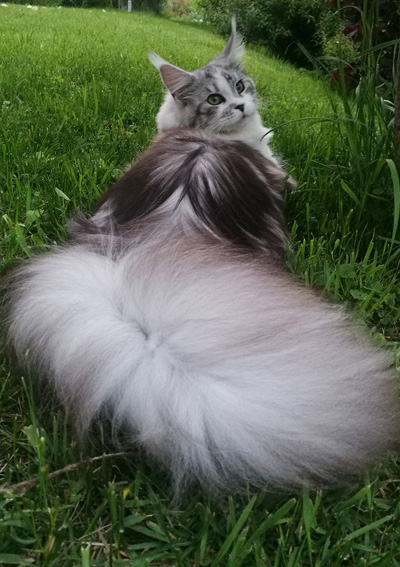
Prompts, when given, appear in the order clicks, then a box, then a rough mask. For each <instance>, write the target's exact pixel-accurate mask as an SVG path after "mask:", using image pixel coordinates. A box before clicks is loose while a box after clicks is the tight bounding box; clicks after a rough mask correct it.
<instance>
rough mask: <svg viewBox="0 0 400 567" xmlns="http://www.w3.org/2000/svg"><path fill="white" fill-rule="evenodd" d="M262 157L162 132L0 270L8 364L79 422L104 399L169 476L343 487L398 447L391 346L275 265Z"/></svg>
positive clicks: (272, 213)
mask: <svg viewBox="0 0 400 567" xmlns="http://www.w3.org/2000/svg"><path fill="white" fill-rule="evenodd" d="M275 167H276V166H275V165H274V164H271V163H270V162H268V161H267V160H265V159H264V158H263V157H262V156H261V155H260V154H259V153H258V152H257V151H255V150H252V149H251V148H250V147H248V146H245V145H244V144H242V143H240V142H229V141H222V140H220V139H218V138H215V137H212V136H211V135H210V134H206V133H204V132H194V131H175V132H169V133H168V134H165V135H162V136H160V137H159V138H158V140H156V142H155V143H154V144H153V146H152V147H151V148H150V149H149V150H148V151H147V152H146V153H145V154H144V156H142V158H141V159H139V161H138V162H137V163H136V164H135V165H134V166H133V167H132V169H131V170H130V171H129V172H128V173H127V174H126V175H125V176H124V177H123V178H122V179H121V180H120V181H119V182H117V184H116V185H115V186H114V187H113V188H111V190H110V191H109V192H108V193H107V194H106V195H105V197H104V199H103V200H102V202H101V203H100V205H99V207H98V209H97V211H96V213H95V214H94V216H93V217H92V218H91V219H87V220H86V219H78V220H76V221H75V222H73V223H72V225H71V233H72V234H71V240H70V243H69V244H68V245H66V246H64V247H61V248H59V249H58V250H54V251H53V252H51V253H49V254H45V255H42V256H39V257H37V258H35V259H33V260H31V261H28V262H25V263H23V264H21V266H20V267H19V268H18V269H17V270H16V271H15V272H14V273H13V274H12V275H11V277H10V278H9V280H8V286H9V287H8V289H9V291H8V317H7V329H8V337H9V341H10V343H11V344H12V345H13V347H14V349H15V351H16V352H17V354H18V356H19V358H20V360H21V361H22V362H23V361H24V360H26V358H27V357H28V359H29V361H30V364H31V365H32V366H33V368H35V369H36V371H37V373H38V374H42V375H45V376H46V377H47V379H48V381H49V382H50V383H51V384H53V386H54V388H55V390H56V392H57V394H58V396H59V397H60V398H61V399H62V401H63V402H64V404H66V405H67V406H69V407H70V409H71V411H72V412H73V413H74V414H75V418H76V425H77V429H78V430H79V431H80V432H84V431H86V430H87V429H88V428H89V426H90V424H91V423H92V422H93V420H95V419H96V418H98V416H99V415H101V414H102V413H103V412H104V411H105V410H107V412H108V413H109V414H111V415H112V416H113V424H114V427H115V428H118V427H122V428H124V429H127V430H128V431H130V432H131V435H132V441H134V442H136V443H138V444H139V445H140V446H141V447H143V448H144V449H145V451H146V452H147V453H148V454H149V455H151V456H152V457H154V458H155V459H157V460H158V461H159V462H160V463H162V464H163V465H164V466H166V467H167V468H168V469H169V470H170V472H171V474H172V478H173V479H174V482H175V485H176V486H177V487H179V486H182V484H183V483H184V482H186V481H190V480H193V479H195V480H198V481H200V482H201V483H202V484H203V485H204V486H206V487H210V488H215V487H227V488H228V489H229V490H232V489H233V487H237V486H242V485H243V483H244V482H245V481H250V482H252V483H255V484H258V485H263V486H264V485H266V484H272V485H275V486H279V487H284V488H289V489H292V488H295V487H298V486H299V485H302V484H306V485H308V486H313V487H321V486H330V485H337V484H342V483H347V482H348V481H349V480H350V479H353V478H354V477H356V476H357V475H359V474H360V473H362V472H363V471H364V470H365V469H366V468H368V467H369V466H371V465H372V464H374V463H375V462H376V460H377V459H379V458H380V457H382V456H384V455H386V454H387V452H388V451H390V450H392V449H393V448H394V447H395V445H396V443H397V440H398V432H399V429H398V426H399V403H398V399H397V396H396V392H395V371H394V369H393V367H392V365H391V361H390V358H391V357H390V355H389V354H388V353H387V352H386V351H385V350H382V349H379V348H376V347H375V346H373V345H372V344H371V343H370V340H369V338H368V337H367V336H366V334H365V332H364V330H363V329H359V328H358V326H357V325H356V324H355V323H354V322H352V321H351V320H350V319H349V318H348V316H347V315H346V314H345V313H344V312H343V311H342V309H341V308H340V307H338V306H336V305H332V304H330V303H328V302H325V301H323V300H321V299H320V298H319V296H318V295H317V294H316V293H314V292H311V291H310V290H309V289H307V288H305V287H304V286H302V285H300V284H299V283H298V282H297V281H296V280H295V279H294V278H293V277H292V276H290V275H289V274H288V273H287V272H286V271H285V268H284V265H283V262H282V254H283V250H284V247H285V243H286V236H285V234H286V233H285V228H284V219H283V214H282V195H281V193H282V187H281V185H282V180H281V179H282V177H281V176H277V175H276V172H275Z"/></svg>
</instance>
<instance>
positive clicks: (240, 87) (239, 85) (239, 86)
mask: <svg viewBox="0 0 400 567" xmlns="http://www.w3.org/2000/svg"><path fill="white" fill-rule="evenodd" d="M236 90H237V92H238V93H239V94H240V93H242V92H243V91H244V83H243V81H238V82H237V83H236Z"/></svg>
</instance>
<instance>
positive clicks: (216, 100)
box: [207, 94, 225, 105]
mask: <svg viewBox="0 0 400 567" xmlns="http://www.w3.org/2000/svg"><path fill="white" fill-rule="evenodd" d="M207 102H208V103H209V104H214V105H215V104H221V102H225V99H224V97H223V96H221V95H220V94H210V96H209V97H208V99H207Z"/></svg>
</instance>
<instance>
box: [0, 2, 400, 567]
mask: <svg viewBox="0 0 400 567" xmlns="http://www.w3.org/2000/svg"><path fill="white" fill-rule="evenodd" d="M223 45H224V41H223V40H222V39H221V38H218V37H216V36H215V35H213V34H212V33H211V32H210V31H209V30H208V29H207V28H204V27H198V26H196V25H191V24H183V23H179V22H172V21H168V20H163V19H159V18H155V17H152V16H149V15H144V14H138V13H133V14H127V13H122V12H121V13H120V12H116V11H113V12H103V11H101V10H92V11H90V10H78V9H76V10H74V9H63V8H61V9H56V8H41V7H40V8H39V9H38V10H32V9H28V8H26V7H25V6H14V5H8V6H7V7H3V6H0V113H1V114H0V210H1V218H0V227H1V230H0V267H1V269H3V268H6V267H7V266H9V265H10V264H11V263H12V261H13V260H14V259H16V258H27V257H30V256H32V255H34V254H37V253H41V252H44V251H46V250H47V249H48V248H49V247H50V246H51V245H52V244H53V243H55V242H60V241H62V240H63V238H65V235H66V230H65V223H66V219H67V218H68V217H69V216H71V215H72V214H73V213H74V212H75V211H78V210H80V211H81V210H83V211H85V212H90V210H91V209H92V207H93V205H94V203H95V202H96V200H97V199H98V198H99V197H100V195H101V194H102V193H103V191H104V190H105V189H106V188H107V187H109V186H110V184H111V183H112V181H113V180H114V179H116V178H117V177H118V176H119V175H120V174H121V171H122V169H123V168H124V167H125V165H126V164H127V163H128V162H130V161H132V160H133V159H134V158H135V156H137V155H138V154H139V153H140V152H142V151H143V150H144V149H145V148H146V147H147V145H148V144H149V142H150V140H151V138H152V136H153V134H154V131H155V115H156V112H157V110H158V108H159V106H160V103H161V100H162V96H163V89H162V86H161V83H160V80H159V77H158V74H157V72H156V71H155V69H154V68H153V67H152V66H151V64H150V63H149V61H148V59H147V51H148V50H154V51H156V52H158V53H160V55H161V56H163V57H164V58H166V59H169V60H171V61H172V62H174V63H175V64H177V65H180V66H182V67H184V68H187V69H193V68H196V67H198V66H200V65H202V64H204V63H206V62H207V61H209V60H210V59H212V58H213V57H214V56H215V55H216V54H217V53H218V52H219V51H220V50H221V49H222V47H223ZM245 66H246V69H247V70H248V72H249V74H251V75H252V76H253V77H254V79H255V81H256V84H257V87H258V92H259V96H260V99H261V112H262V115H263V118H264V120H265V123H266V124H268V125H269V126H271V127H274V128H275V129H276V130H275V142H274V143H275V147H276V149H277V151H278V152H280V153H281V154H282V156H283V158H284V160H285V163H286V164H287V168H288V169H290V170H291V171H292V173H293V175H294V176H295V177H296V179H297V180H298V182H299V188H298V190H297V191H295V192H294V193H292V194H291V195H290V196H288V199H287V221H288V228H289V230H290V231H291V234H292V237H293V242H294V246H293V249H294V251H293V253H292V254H291V255H290V258H289V260H288V262H289V264H290V269H293V270H294V271H296V272H297V273H298V274H299V275H300V276H301V277H303V278H304V279H305V280H306V281H307V283H308V284H310V285H317V286H320V287H321V288H324V289H325V290H327V292H329V293H330V294H331V295H332V296H333V297H334V298H336V299H337V300H343V301H347V302H349V303H350V304H351V305H352V306H353V308H354V310H355V311H356V313H357V315H358V316H360V317H362V318H363V319H365V320H366V321H367V323H368V324H369V325H370V327H371V329H372V332H373V333H374V334H375V336H376V337H377V340H385V341H386V342H387V343H389V345H393V348H394V350H395V349H396V348H398V339H399V324H398V318H399V314H400V307H399V303H400V301H399V300H400V291H399V286H398V284H397V281H398V274H399V266H398V262H399V257H400V248H399V237H398V234H397V232H398V231H397V221H398V218H397V219H396V210H397V208H396V207H398V204H399V198H400V197H399V195H398V193H396V191H397V189H398V188H397V189H396V183H395V178H394V177H393V172H391V170H390V158H391V157H392V156H391V154H390V147H389V145H388V144H387V143H386V142H382V140H385V135H386V131H385V124H384V120H382V122H380V121H379V120H380V118H382V117H384V114H385V113H386V112H389V111H388V109H387V108H386V107H384V106H383V107H382V108H380V107H379V108H380V110H379V112H380V114H379V116H378V120H377V122H376V123H374V126H373V129H374V132H375V133H376V136H375V134H374V136H369V135H368V134H365V132H364V131H363V128H364V124H365V122H367V121H366V120H365V121H362V120H361V118H360V112H358V114H357V110H356V109H355V106H354V103H351V104H350V107H349V108H346V107H345V106H343V105H342V104H341V102H340V99H339V97H337V96H336V95H334V94H333V93H332V91H331V90H330V88H327V87H326V86H325V85H324V84H323V82H321V81H319V80H318V79H317V78H316V77H314V76H312V74H310V73H309V72H306V71H302V70H295V69H293V68H292V67H290V66H289V65H287V64H284V63H282V62H281V61H278V60H276V59H273V58H271V57H268V56H266V54H265V53H263V52H261V51H260V50H249V51H248V54H247V55H246V58H245ZM374 104H375V103H374ZM379 104H381V102H380V101H379V100H378V102H377V105H379ZM381 106H382V105H381ZM359 108H360V107H359ZM374 108H375V107H374ZM364 110H365V108H364ZM376 112H378V109H376ZM349 117H350V118H349ZM344 118H347V121H345V120H344ZM386 160H389V161H386ZM0 375H1V380H0V408H1V409H0V471H1V475H2V482H3V485H4V486H5V485H9V484H13V485H15V484H16V483H17V484H18V483H24V482H25V481H28V484H21V485H20V486H19V487H17V488H13V489H12V490H2V491H1V492H0V565H1V564H5V565H43V566H51V567H58V566H63V567H64V566H65V567H66V566H70V565H71V566H77V565H82V567H88V566H91V565H93V566H94V565H106V564H109V565H114V566H118V565H133V566H134V567H145V566H150V565H151V566H159V567H161V566H165V567H166V566H170V567H172V566H177V567H201V566H203V567H205V566H212V567H267V566H268V567H272V566H274V567H278V566H282V567H283V566H285V567H296V566H298V567H299V566H302V567H303V566H315V567H317V566H318V567H323V566H325V567H334V566H342V565H345V566H369V565H370V566H379V567H383V566H388V567H389V566H390V567H392V566H396V565H400V559H398V558H400V535H399V534H400V516H399V512H400V510H399V508H400V504H399V502H400V489H399V483H400V467H399V464H398V463H396V462H395V461H391V462H386V463H383V464H382V465H381V466H380V468H379V469H378V470H377V471H374V472H372V473H371V475H370V477H369V478H365V479H364V481H363V482H361V483H360V485H359V486H356V487H353V488H351V489H346V490H343V491H340V492H334V493H333V492H321V493H317V494H308V493H307V492H304V493H303V494H301V495H295V496H294V497H292V496H291V495H284V494H276V493H273V492H268V491H265V492H255V491H252V490H251V489H249V490H248V491H247V492H246V493H245V494H241V495H232V496H230V497H226V496H218V495H213V496H207V495H204V494H202V493H199V492H196V491H193V492H191V491H189V492H188V494H187V495H186V497H185V499H184V500H183V501H182V502H180V503H172V502H171V498H170V492H169V484H168V478H167V477H166V476H164V474H163V473H162V471H158V470H156V469H155V468H153V467H152V466H151V464H146V463H142V462H141V461H140V459H139V458H138V457H137V456H134V455H132V456H130V457H127V456H126V455H125V456H119V457H118V456H110V455H108V456H106V457H104V458H99V459H97V458H96V456H98V455H101V454H102V453H103V452H104V451H105V452H106V453H109V452H110V451H111V449H109V448H108V447H107V444H106V442H105V443H104V444H103V445H102V444H101V443H100V442H94V443H93V447H90V448H88V449H87V450H86V452H85V454H81V453H80V451H79V448H78V447H77V446H76V445H75V443H74V439H73V436H72V434H71V432H70V430H69V427H68V421H67V419H66V417H65V415H64V414H63V412H62V410H60V409H56V410H53V409H52V408H51V405H50V404H49V403H47V401H45V402H46V403H44V404H43V403H41V402H42V401H43V400H40V396H38V395H37V392H35V385H34V384H32V383H31V381H30V380H29V376H27V375H26V374H22V373H21V372H20V371H18V370H17V369H15V368H13V367H12V366H11V365H10V364H9V363H8V362H7V361H4V362H3V363H1V362H0ZM97 433H98V432H97ZM101 433H102V432H101V431H100V434H101ZM103 434H104V436H105V437H106V436H107V432H103ZM97 437H98V436H97ZM81 461H84V462H83V463H82V462H81ZM29 481H32V483H31V484H29Z"/></svg>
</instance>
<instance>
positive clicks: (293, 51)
mask: <svg viewBox="0 0 400 567" xmlns="http://www.w3.org/2000/svg"><path fill="white" fill-rule="evenodd" d="M200 5H201V6H202V8H203V9H204V13H205V17H206V19H207V20H208V21H209V22H211V23H212V24H214V26H215V27H216V29H217V31H219V32H220V33H223V34H226V33H227V32H228V30H229V28H230V18H231V16H232V15H235V16H236V18H237V20H238V23H239V29H240V31H241V33H243V34H244V36H245V38H246V41H248V42H254V43H258V44H261V45H264V46H265V47H267V48H268V49H270V50H271V51H272V52H273V53H275V54H277V55H280V56H281V57H284V58H286V59H288V60H290V61H292V62H294V63H297V64H299V65H309V61H308V60H307V58H306V57H305V55H304V54H303V53H302V51H301V50H300V49H299V48H298V45H297V43H298V42H300V43H301V44H302V45H304V46H305V47H306V48H307V50H308V51H310V52H311V53H313V54H314V55H319V54H320V53H321V52H322V51H321V50H322V42H321V39H320V37H319V36H318V33H317V30H318V24H319V21H320V19H321V16H322V14H323V12H324V10H325V1H324V0H286V1H285V2H282V0H253V1H248V0H200Z"/></svg>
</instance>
